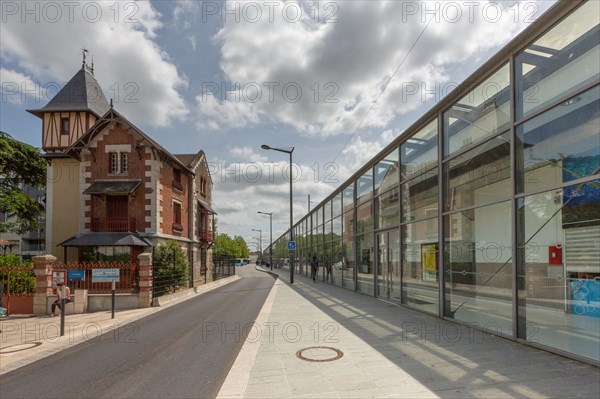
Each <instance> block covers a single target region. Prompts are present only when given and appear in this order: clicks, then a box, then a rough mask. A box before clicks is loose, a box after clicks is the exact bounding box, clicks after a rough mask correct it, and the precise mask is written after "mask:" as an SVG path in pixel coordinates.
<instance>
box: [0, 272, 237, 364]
mask: <svg viewBox="0 0 600 399" xmlns="http://www.w3.org/2000/svg"><path fill="white" fill-rule="evenodd" d="M238 278H239V276H232V277H229V278H225V279H222V280H218V281H214V282H211V283H208V284H206V285H203V286H200V287H198V291H199V292H198V293H197V294H188V295H185V296H184V295H181V298H179V299H175V300H172V301H169V302H168V303H166V304H161V306H160V307H151V308H145V309H132V310H117V311H115V318H114V319H111V312H110V311H107V312H94V313H84V314H75V315H67V316H65V330H64V333H65V334H64V335H63V336H62V337H61V336H60V316H56V317H51V316H40V317H14V318H13V317H9V318H2V319H0V330H1V331H2V333H0V375H2V374H5V373H8V372H9V371H12V370H15V369H18V368H19V367H23V366H25V365H28V364H30V363H33V362H35V361H37V360H40V359H43V358H45V357H47V356H50V355H52V354H55V353H57V352H60V351H62V350H65V349H67V348H69V347H71V346H74V345H77V344H80V343H82V342H86V341H90V342H93V341H94V340H95V339H99V338H100V336H101V335H102V334H105V333H112V334H113V338H114V339H115V340H121V341H124V342H127V341H126V340H128V339H132V338H133V337H134V336H135V332H136V328H137V326H136V325H135V321H136V320H139V319H141V318H143V317H146V316H149V315H151V314H153V313H156V312H160V311H161V310H163V309H166V308H168V307H170V306H173V305H176V304H178V303H180V302H182V301H185V300H188V299H191V298H193V297H195V296H197V295H202V293H204V292H208V291H210V290H212V289H214V288H217V287H220V286H222V285H224V284H228V283H230V282H233V281H236V280H237V279H238Z"/></svg>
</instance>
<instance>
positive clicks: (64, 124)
mask: <svg viewBox="0 0 600 399" xmlns="http://www.w3.org/2000/svg"><path fill="white" fill-rule="evenodd" d="M69 130H70V125H69V118H60V134H65V135H68V134H69Z"/></svg>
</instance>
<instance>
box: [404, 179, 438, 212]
mask: <svg viewBox="0 0 600 399" xmlns="http://www.w3.org/2000/svg"><path fill="white" fill-rule="evenodd" d="M437 171H438V169H437V168H435V169H431V170H430V171H429V172H427V173H425V174H422V175H421V176H419V177H417V178H415V179H412V180H410V181H409V182H407V183H404V184H402V186H400V187H401V190H402V198H403V199H404V204H403V205H404V206H403V207H402V222H413V221H415V220H417V219H424V218H429V217H434V216H437V214H438V173H437Z"/></svg>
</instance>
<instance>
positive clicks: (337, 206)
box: [331, 193, 342, 217]
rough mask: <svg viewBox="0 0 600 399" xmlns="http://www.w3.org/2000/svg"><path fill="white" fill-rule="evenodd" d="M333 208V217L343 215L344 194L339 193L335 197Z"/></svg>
mask: <svg viewBox="0 0 600 399" xmlns="http://www.w3.org/2000/svg"><path fill="white" fill-rule="evenodd" d="M331 206H332V213H333V217H336V216H340V215H341V214H342V193H339V194H337V195H336V196H335V197H333V200H332V205H331Z"/></svg>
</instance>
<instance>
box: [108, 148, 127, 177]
mask: <svg viewBox="0 0 600 399" xmlns="http://www.w3.org/2000/svg"><path fill="white" fill-rule="evenodd" d="M108 161H109V165H108V168H109V173H111V174H115V175H116V174H119V173H123V174H127V173H129V153H126V152H110V153H109V156H108Z"/></svg>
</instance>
